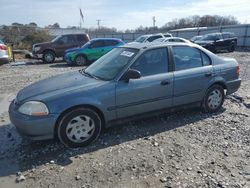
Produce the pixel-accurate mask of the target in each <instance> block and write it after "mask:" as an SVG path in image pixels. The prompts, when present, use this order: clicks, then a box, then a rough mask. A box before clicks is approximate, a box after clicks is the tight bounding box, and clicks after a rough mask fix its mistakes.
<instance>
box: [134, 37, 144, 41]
mask: <svg viewBox="0 0 250 188" xmlns="http://www.w3.org/2000/svg"><path fill="white" fill-rule="evenodd" d="M145 40H146V37H144V36H141V37H139V38H137V39H136V40H135V42H144V41H145Z"/></svg>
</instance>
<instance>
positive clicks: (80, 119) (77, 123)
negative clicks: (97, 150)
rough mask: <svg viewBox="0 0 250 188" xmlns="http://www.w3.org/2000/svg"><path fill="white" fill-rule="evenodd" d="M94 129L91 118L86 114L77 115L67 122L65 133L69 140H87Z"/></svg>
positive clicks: (77, 141) (78, 141) (79, 141)
mask: <svg viewBox="0 0 250 188" xmlns="http://www.w3.org/2000/svg"><path fill="white" fill-rule="evenodd" d="M94 130H95V123H94V121H93V119H91V118H90V117H89V116H86V115H80V116H77V117H75V118H73V119H71V121H70V122H69V123H68V125H67V127H66V135H67V137H68V139H69V140H71V141H72V142H76V143H81V142H84V141H86V140H88V139H89V138H90V137H91V136H92V135H93V134H94Z"/></svg>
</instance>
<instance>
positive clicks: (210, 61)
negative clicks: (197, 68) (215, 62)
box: [198, 49, 212, 67]
mask: <svg viewBox="0 0 250 188" xmlns="http://www.w3.org/2000/svg"><path fill="white" fill-rule="evenodd" d="M198 50H200V49H198ZM200 54H201V60H202V66H203V67H207V66H211V65H212V60H211V58H210V57H209V56H208V55H207V54H206V53H205V52H203V51H202V50H200ZM202 54H204V55H205V56H207V58H208V60H209V65H204V59H203V56H202Z"/></svg>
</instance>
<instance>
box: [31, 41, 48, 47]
mask: <svg viewBox="0 0 250 188" xmlns="http://www.w3.org/2000/svg"><path fill="white" fill-rule="evenodd" d="M51 43H52V42H42V43H36V44H34V45H33V46H48V45H51Z"/></svg>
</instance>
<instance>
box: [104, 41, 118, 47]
mask: <svg viewBox="0 0 250 188" xmlns="http://www.w3.org/2000/svg"><path fill="white" fill-rule="evenodd" d="M117 44H118V41H116V40H106V41H105V46H116V45H117Z"/></svg>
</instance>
